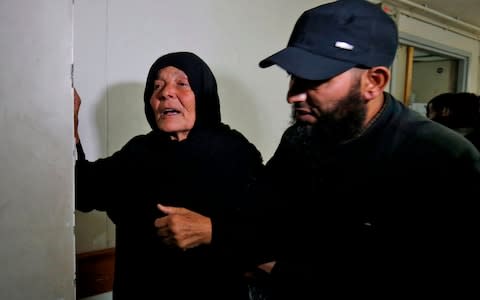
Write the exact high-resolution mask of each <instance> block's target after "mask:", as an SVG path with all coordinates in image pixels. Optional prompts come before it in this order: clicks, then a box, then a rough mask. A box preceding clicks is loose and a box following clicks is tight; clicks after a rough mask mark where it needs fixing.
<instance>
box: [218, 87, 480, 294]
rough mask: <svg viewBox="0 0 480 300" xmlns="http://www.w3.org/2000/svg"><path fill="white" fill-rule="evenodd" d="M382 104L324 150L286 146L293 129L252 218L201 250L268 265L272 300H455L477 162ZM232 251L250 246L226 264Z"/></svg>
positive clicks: (446, 132)
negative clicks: (448, 298) (271, 264)
mask: <svg viewBox="0 0 480 300" xmlns="http://www.w3.org/2000/svg"><path fill="white" fill-rule="evenodd" d="M385 98H386V102H385V105H384V107H383V109H382V111H381V112H380V114H379V115H378V117H377V118H376V120H375V121H374V123H373V124H372V125H371V126H370V127H369V128H368V129H367V130H366V131H365V132H364V133H363V134H362V135H361V136H359V137H357V138H355V139H353V140H350V141H349V142H346V143H343V144H341V145H337V146H335V147H328V148H327V147H322V144H321V141H318V145H317V148H315V149H316V151H311V149H308V151H306V150H307V149H306V148H305V147H304V146H302V145H298V144H290V143H289V142H288V139H286V136H288V135H289V134H290V132H292V131H294V130H295V126H296V125H293V126H292V127H291V128H289V129H288V130H287V131H286V132H285V134H284V137H283V139H282V142H281V143H280V145H279V147H278V149H277V151H276V153H275V154H274V156H273V157H272V158H271V160H270V161H269V162H268V163H267V167H266V170H265V171H266V172H265V174H264V176H262V179H261V180H259V181H257V182H258V184H256V185H255V188H254V189H253V193H254V197H256V198H257V201H258V203H257V205H259V204H262V207H257V209H256V210H254V211H249V212H244V213H243V214H242V215H241V216H239V218H238V219H237V220H236V221H235V222H232V221H229V220H227V221H222V222H214V232H217V233H216V235H215V234H214V239H213V244H214V245H216V246H218V247H219V248H222V249H223V250H224V252H225V253H233V254H234V253H237V255H238V256H239V257H241V258H242V259H243V260H245V263H247V262H248V261H256V260H258V259H263V258H264V257H269V256H268V254H270V255H271V256H270V258H273V259H275V260H276V261H277V264H276V266H275V268H274V270H273V272H272V279H273V289H274V290H273V294H274V299H332V298H333V299H337V298H341V299H344V298H345V296H355V297H363V296H367V297H381V298H383V299H391V298H394V297H395V296H402V295H403V296H407V297H408V298H410V297H412V298H413V297H414V296H420V295H426V296H432V295H446V293H447V292H452V291H455V292H456V293H457V294H456V295H457V296H458V295H459V293H461V292H463V291H471V290H473V288H474V287H476V283H474V281H473V278H472V277H471V275H470V274H473V273H475V272H477V270H478V263H477V261H478V253H480V252H479V251H478V250H479V248H478V246H477V244H478V243H477V242H476V241H475V240H476V238H474V237H478V236H479V228H480V227H479V226H478V225H479V224H478V223H479V222H478V220H479V217H478V209H476V207H477V206H478V203H476V202H478V199H479V193H478V189H479V187H480V155H479V153H478V152H477V150H476V149H475V148H474V147H473V145H472V144H471V143H469V142H468V141H467V140H466V139H464V138H463V137H462V136H460V135H459V134H457V133H456V132H454V131H452V130H450V129H448V128H446V127H444V126H441V125H438V124H436V123H434V122H432V121H430V120H428V119H426V118H425V117H423V116H421V115H419V114H417V113H416V112H414V111H412V110H410V109H408V108H406V107H405V106H404V105H403V104H402V103H400V102H399V101H397V100H395V99H394V98H393V97H391V96H390V95H389V94H387V93H385ZM219 223H220V224H219ZM239 224H242V226H239ZM215 225H216V227H215ZM233 232H235V234H232V233H233ZM246 232H248V233H246ZM242 233H243V235H242ZM232 236H235V238H233V237H232ZM238 241H241V244H242V245H254V246H250V247H247V246H245V248H244V249H242V252H241V253H238V252H236V251H237V250H238ZM249 249H254V250H252V251H249ZM468 288H470V290H468Z"/></svg>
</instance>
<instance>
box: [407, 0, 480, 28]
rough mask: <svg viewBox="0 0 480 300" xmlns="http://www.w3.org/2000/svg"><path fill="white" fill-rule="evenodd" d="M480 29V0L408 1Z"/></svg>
mask: <svg viewBox="0 0 480 300" xmlns="http://www.w3.org/2000/svg"><path fill="white" fill-rule="evenodd" d="M410 2H413V3H416V4H420V5H422V6H426V7H428V8H430V9H433V10H436V11H438V12H441V13H443V14H446V15H448V16H450V17H454V18H456V19H458V20H460V21H463V22H465V23H468V24H470V25H474V26H476V27H478V28H480V0H410Z"/></svg>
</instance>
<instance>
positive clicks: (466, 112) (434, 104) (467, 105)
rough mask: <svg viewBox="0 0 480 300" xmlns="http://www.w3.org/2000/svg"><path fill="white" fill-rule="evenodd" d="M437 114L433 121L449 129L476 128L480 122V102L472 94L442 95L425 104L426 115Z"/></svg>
mask: <svg viewBox="0 0 480 300" xmlns="http://www.w3.org/2000/svg"><path fill="white" fill-rule="evenodd" d="M432 111H435V112H436V113H437V114H436V116H435V117H434V118H432V120H433V121H436V122H439V123H441V124H443V125H445V126H448V127H450V128H473V127H478V126H479V122H480V101H479V97H478V96H477V95H475V94H474V93H468V92H459V93H451V92H449V93H443V94H440V95H437V96H435V97H433V98H432V99H431V100H430V101H429V102H428V103H427V115H429V114H430V113H431V112H432Z"/></svg>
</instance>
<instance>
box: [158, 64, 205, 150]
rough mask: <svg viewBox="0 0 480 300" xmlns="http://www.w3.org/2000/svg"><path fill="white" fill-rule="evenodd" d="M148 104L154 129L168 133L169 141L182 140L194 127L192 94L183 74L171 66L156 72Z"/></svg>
mask: <svg viewBox="0 0 480 300" xmlns="http://www.w3.org/2000/svg"><path fill="white" fill-rule="evenodd" d="M154 85H155V86H154V90H153V94H152V96H151V97H150V105H151V106H152V109H153V113H154V114H155V121H156V123H157V127H158V128H159V129H160V130H161V131H163V132H167V133H169V134H170V136H171V138H172V139H173V140H178V141H182V140H184V139H186V138H187V136H188V133H189V132H190V130H191V129H192V128H193V125H194V124H195V118H196V114H195V94H194V93H193V90H192V88H191V87H190V83H189V81H188V77H187V75H186V74H185V73H184V72H183V71H182V70H180V69H177V68H175V67H171V66H169V67H165V68H163V69H160V70H159V71H158V76H157V80H155V82H154Z"/></svg>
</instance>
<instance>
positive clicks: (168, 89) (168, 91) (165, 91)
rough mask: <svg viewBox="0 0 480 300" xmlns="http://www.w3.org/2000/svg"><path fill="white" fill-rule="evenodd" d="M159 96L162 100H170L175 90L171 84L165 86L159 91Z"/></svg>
mask: <svg viewBox="0 0 480 300" xmlns="http://www.w3.org/2000/svg"><path fill="white" fill-rule="evenodd" d="M160 95H161V96H162V98H164V99H166V98H171V97H173V95H175V90H174V87H173V85H172V84H168V83H167V84H165V85H164V86H163V87H162V89H161V90H160Z"/></svg>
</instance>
